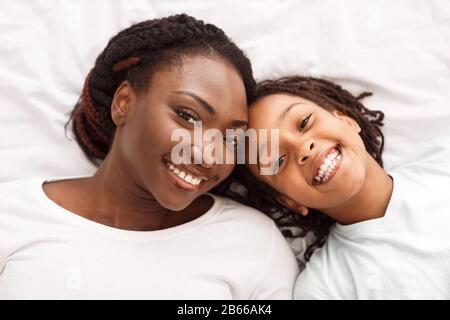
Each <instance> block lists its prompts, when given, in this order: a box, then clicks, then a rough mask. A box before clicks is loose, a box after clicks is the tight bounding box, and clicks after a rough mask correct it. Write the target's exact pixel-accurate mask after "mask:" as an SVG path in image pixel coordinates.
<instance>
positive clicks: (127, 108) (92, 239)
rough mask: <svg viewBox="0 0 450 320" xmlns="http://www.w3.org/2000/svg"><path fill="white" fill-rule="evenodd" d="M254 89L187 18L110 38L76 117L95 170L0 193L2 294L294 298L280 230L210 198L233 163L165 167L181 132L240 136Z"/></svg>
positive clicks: (208, 34)
mask: <svg viewBox="0 0 450 320" xmlns="http://www.w3.org/2000/svg"><path fill="white" fill-rule="evenodd" d="M254 86H255V84H254V80H253V77H252V70H251V66H250V62H249V61H248V59H247V58H246V57H245V55H244V53H243V52H242V51H241V50H240V49H238V48H237V47H236V45H235V44H234V43H233V42H231V41H230V40H229V39H228V38H227V36H226V35H225V34H224V33H223V31H222V30H220V29H218V28H217V27H215V26H213V25H210V24H204V23H203V22H202V21H199V20H196V19H194V18H192V17H189V16H187V15H176V16H171V17H167V18H162V19H155V20H149V21H144V22H141V23H138V24H135V25H133V26H131V27H129V28H127V29H125V30H123V31H121V32H119V33H118V34H117V35H116V36H115V37H113V38H112V39H111V40H110V41H109V43H108V45H107V46H106V48H105V49H104V50H103V52H102V53H101V54H100V55H99V57H98V58H97V60H96V63H95V66H94V68H93V69H92V70H91V71H90V73H89V75H88V76H87V78H86V82H85V85H84V89H83V93H82V95H81V98H80V100H79V102H78V103H77V105H76V106H75V109H74V111H73V113H72V116H73V130H74V133H75V136H76V138H77V141H78V143H79V144H80V146H81V147H82V148H83V150H84V152H85V153H86V155H87V156H88V157H89V158H90V159H92V160H93V161H96V162H98V163H99V168H98V171H97V172H96V173H95V174H94V175H93V176H92V177H76V178H54V179H48V178H36V179H28V180H24V181H17V182H11V183H6V184H4V185H2V186H1V187H0V197H1V199H2V201H1V208H0V234H1V237H2V241H0V272H1V273H0V299H11V298H98V299H107V298H113V299H117V298H144V299H152V298H154V299H164V298H176V299H197V298H203V299H275V298H282V299H288V298H290V297H291V294H292V286H293V282H294V279H295V276H296V273H297V266H296V262H295V258H294V257H293V254H292V252H291V251H290V248H289V247H288V246H287V244H286V242H285V240H284V239H283V237H282V236H281V235H280V233H279V232H278V230H277V228H276V227H275V226H274V224H273V223H272V222H271V221H270V220H269V219H267V218H266V217H264V216H263V215H262V214H260V213H258V212H257V211H255V210H253V209H250V208H247V207H244V206H242V205H239V204H237V203H235V202H233V201H231V200H227V199H225V198H221V197H219V196H213V195H211V194H209V193H208V191H210V190H211V189H212V188H214V187H215V186H217V185H218V184H219V183H221V182H222V181H223V180H224V179H225V178H227V176H229V175H230V173H231V171H232V170H233V165H232V164H231V165H220V164H217V163H213V164H206V163H211V161H209V162H206V161H200V162H201V164H176V163H174V162H173V161H172V158H171V150H172V149H173V148H174V146H175V144H176V142H173V141H172V140H171V133H172V132H173V131H174V130H176V129H184V130H188V132H190V133H191V134H193V131H194V124H195V123H196V121H201V123H202V125H203V128H205V129H207V128H216V129H219V130H220V131H221V132H226V131H225V129H226V128H237V127H245V126H246V124H247V104H248V103H251V102H252V100H253V97H254ZM193 140H194V143H193V144H190V145H189V148H192V149H193V150H197V149H199V148H200V149H201V146H200V144H199V143H198V142H195V139H193ZM233 140H234V137H231V138H230V137H225V141H224V142H223V149H224V152H225V153H232V154H234V152H235V150H234V143H233ZM197 151H198V150H197ZM193 154H198V153H193ZM200 154H201V155H203V153H200ZM99 160H100V161H99ZM202 160H204V159H202ZM209 160H211V159H209ZM213 162H214V161H213Z"/></svg>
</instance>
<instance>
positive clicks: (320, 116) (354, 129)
mask: <svg viewBox="0 0 450 320" xmlns="http://www.w3.org/2000/svg"><path fill="white" fill-rule="evenodd" d="M249 110H250V113H249V127H250V128H254V129H256V130H259V129H264V128H265V129H269V130H270V129H278V130H279V155H278V157H277V158H276V159H272V158H270V159H271V166H272V169H271V170H270V172H271V173H272V174H271V175H260V167H259V164H258V165H249V168H250V170H251V171H252V173H253V174H254V175H256V176H257V177H258V178H259V179H260V180H262V181H263V182H265V183H267V184H269V185H270V186H272V187H273V188H274V189H276V190H277V191H278V192H279V193H280V194H281V197H280V199H279V200H280V202H282V203H283V204H285V205H286V204H287V205H288V206H289V207H291V209H296V208H297V206H303V207H306V208H314V209H319V210H320V209H322V210H323V209H326V208H333V207H336V206H338V205H339V204H342V203H344V202H345V201H346V200H348V199H350V198H351V197H352V196H353V195H355V194H356V193H357V192H358V191H359V190H360V189H361V187H362V185H363V182H364V179H365V176H366V168H367V164H368V157H370V155H369V154H368V153H367V152H366V149H365V147H364V143H363V141H362V139H361V138H360V136H359V134H358V133H359V132H360V127H359V126H358V124H357V123H356V121H354V120H353V119H352V118H350V117H347V116H344V115H343V114H342V113H340V112H337V111H331V112H329V111H327V110H325V109H323V108H321V107H319V106H317V105H316V104H314V103H312V102H311V101H308V100H306V99H303V98H300V97H297V96H293V95H287V94H273V95H269V96H266V97H264V98H262V99H260V100H259V101H257V102H256V103H255V104H254V105H253V106H251V107H250V109H249ZM269 132H270V131H269ZM268 138H269V139H268V142H267V148H268V150H267V151H268V152H267V153H266V154H267V155H271V150H270V148H271V141H270V134H269V135H268ZM258 147H259V148H260V150H262V151H263V150H264V148H262V149H261V146H259V145H258Z"/></svg>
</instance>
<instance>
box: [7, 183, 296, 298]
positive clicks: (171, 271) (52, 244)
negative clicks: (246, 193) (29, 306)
mask: <svg viewBox="0 0 450 320" xmlns="http://www.w3.org/2000/svg"><path fill="white" fill-rule="evenodd" d="M45 180H46V179H43V178H33V179H26V180H19V181H13V182H8V183H3V184H1V185H0V300H2V299H36V298H37V299H291V297H292V289H293V283H294V281H295V278H296V276H297V274H298V267H297V263H296V260H295V258H294V255H293V253H292V251H291V249H290V248H289V246H288V244H287V242H286V241H285V239H284V238H283V236H282V235H281V233H280V232H279V230H278V229H277V228H276V227H275V225H274V223H273V221H272V220H271V219H269V218H268V217H266V216H264V215H263V214H262V213H260V212H258V211H256V210H254V209H251V208H248V207H245V206H243V205H241V204H238V203H236V202H234V201H232V200H229V199H226V198H221V197H217V196H214V197H213V198H214V204H213V206H212V207H211V209H210V210H209V211H208V212H206V213H205V214H203V215H202V216H200V217H199V218H197V219H195V220H193V221H190V222H188V223H185V224H182V225H179V226H176V227H172V228H168V229H164V230H158V231H128V230H121V229H116V228H112V227H108V226H105V225H102V224H99V223H96V222H93V221H91V220H88V219H85V218H83V217H81V216H79V215H77V214H74V213H72V212H70V211H68V210H66V209H64V208H62V207H60V206H59V205H57V204H56V203H55V202H53V201H52V200H51V199H49V198H48V197H47V196H46V194H45V193H44V191H43V189H42V184H43V182H44V181H45Z"/></svg>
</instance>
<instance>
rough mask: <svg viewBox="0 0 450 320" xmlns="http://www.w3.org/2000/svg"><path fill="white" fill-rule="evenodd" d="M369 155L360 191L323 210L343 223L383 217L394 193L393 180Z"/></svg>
mask: <svg viewBox="0 0 450 320" xmlns="http://www.w3.org/2000/svg"><path fill="white" fill-rule="evenodd" d="M368 157H369V162H368V165H367V174H366V178H365V180H364V184H363V186H362V188H361V189H360V191H358V193H356V194H355V195H354V196H353V197H352V198H351V199H350V200H349V201H347V202H345V203H343V204H341V205H339V206H338V207H335V208H332V209H327V210H323V212H324V213H325V214H327V215H329V216H330V217H332V218H334V219H335V220H336V221H338V222H339V223H341V224H344V225H346V224H353V223H357V222H361V221H365V220H370V219H376V218H381V217H383V216H384V214H385V213H386V209H387V206H388V204H389V201H390V199H391V195H392V190H393V181H392V179H391V177H390V176H389V175H388V174H387V173H386V172H385V171H384V170H383V168H382V167H381V166H380V165H379V164H378V163H377V162H376V161H375V160H374V159H373V158H372V157H371V156H368Z"/></svg>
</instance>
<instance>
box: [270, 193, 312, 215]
mask: <svg viewBox="0 0 450 320" xmlns="http://www.w3.org/2000/svg"><path fill="white" fill-rule="evenodd" d="M277 201H278V202H279V203H281V204H282V205H283V206H285V207H286V208H289V209H291V210H292V211H295V212H297V213H299V214H301V215H302V216H306V215H308V213H309V209H308V208H307V207H305V206H304V205H302V204H300V203H298V202H296V201H295V200H292V199H291V198H289V197H288V196H285V195H279V196H277Z"/></svg>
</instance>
